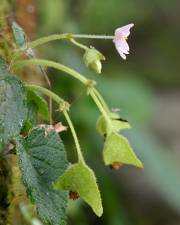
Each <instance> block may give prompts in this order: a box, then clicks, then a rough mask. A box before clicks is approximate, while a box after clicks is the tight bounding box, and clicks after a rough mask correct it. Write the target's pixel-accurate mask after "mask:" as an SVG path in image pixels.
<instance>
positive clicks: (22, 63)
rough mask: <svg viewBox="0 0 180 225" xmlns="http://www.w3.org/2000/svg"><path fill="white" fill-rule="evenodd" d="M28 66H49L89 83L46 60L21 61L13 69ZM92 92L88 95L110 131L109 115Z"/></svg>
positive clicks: (72, 71)
mask: <svg viewBox="0 0 180 225" xmlns="http://www.w3.org/2000/svg"><path fill="white" fill-rule="evenodd" d="M30 64H33V65H44V66H49V67H53V68H56V69H58V70H61V71H63V72H65V73H67V74H69V75H71V76H73V77H74V78H76V79H78V80H80V81H81V82H82V83H83V84H84V85H87V83H88V81H89V80H88V79H87V78H85V77H84V76H83V75H81V74H80V73H78V72H76V71H75V70H73V69H70V68H69V67H67V66H64V65H62V64H60V63H56V62H52V61H48V60H42V59H36V60H35V59H34V60H32V59H31V60H22V61H20V62H16V63H15V64H14V67H15V68H19V67H23V66H26V65H30ZM94 90H95V88H92V89H91V90H90V92H89V93H90V95H91V97H92V98H93V100H94V102H95V103H96V105H97V107H98V108H99V110H100V112H101V113H102V114H103V115H104V118H105V120H106V121H107V123H108V126H109V128H110V130H111V129H112V123H111V120H110V118H109V115H108V113H107V111H106V110H105V109H104V107H103V105H102V103H101V102H100V100H99V99H98V97H97V96H96V94H95V93H94Z"/></svg>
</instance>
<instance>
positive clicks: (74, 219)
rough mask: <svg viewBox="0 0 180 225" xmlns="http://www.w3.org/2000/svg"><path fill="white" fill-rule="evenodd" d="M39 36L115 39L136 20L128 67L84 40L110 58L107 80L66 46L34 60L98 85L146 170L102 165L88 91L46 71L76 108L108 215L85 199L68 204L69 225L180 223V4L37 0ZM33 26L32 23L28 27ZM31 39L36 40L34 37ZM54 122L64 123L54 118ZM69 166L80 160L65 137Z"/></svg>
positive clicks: (101, 43) (101, 44) (108, 45)
mask: <svg viewBox="0 0 180 225" xmlns="http://www.w3.org/2000/svg"><path fill="white" fill-rule="evenodd" d="M35 2H36V7H37V21H38V22H37V23H38V26H37V32H36V35H35V37H36V38H37V37H40V36H44V35H49V34H53V33H62V32H72V33H86V34H110V35H112V34H113V33H114V30H115V29H116V28H117V27H120V26H123V25H126V24H128V23H131V22H133V23H134V24H135V27H134V28H133V29H132V32H131V35H130V37H129V40H128V42H129V45H130V48H131V50H130V55H129V56H128V58H127V61H123V60H122V59H121V58H120V56H119V55H118V53H117V52H116V50H115V47H114V45H113V43H112V42H111V41H107V40H82V43H84V44H87V45H92V46H95V47H96V48H97V49H98V50H100V51H101V52H102V53H103V54H104V55H105V56H106V61H105V62H104V63H103V72H102V75H100V76H97V75H95V74H93V73H91V72H90V71H89V70H88V69H87V68H86V67H85V66H84V64H83V62H82V53H83V52H82V51H81V50H80V49H77V48H76V47H75V46H73V45H72V44H70V43H68V42H67V41H56V42H53V43H50V44H48V45H46V46H43V47H41V48H39V49H38V50H37V52H36V54H37V57H41V58H42V57H43V58H47V59H53V60H55V61H58V62H62V63H64V64H66V65H69V66H70V67H72V68H74V69H76V70H77V71H79V72H81V73H83V74H84V75H85V76H88V77H90V78H91V79H95V80H96V81H97V84H98V85H97V87H98V88H99V90H100V91H101V93H102V95H103V96H104V97H105V99H106V100H107V102H108V104H109V105H110V106H111V107H112V108H120V110H121V111H120V113H121V116H122V117H123V118H125V119H127V120H128V121H129V122H130V124H131V125H132V129H131V130H128V131H126V132H124V135H126V136H127V137H128V138H129V140H130V142H131V144H132V146H133V148H134V149H135V151H136V153H137V154H138V156H139V157H140V159H141V160H142V161H143V163H144V170H139V169H136V168H133V167H130V166H124V167H122V168H121V169H120V170H119V171H112V170H111V169H109V168H107V167H104V165H103V161H102V155H101V151H102V146H103V140H102V139H101V138H100V137H99V135H98V134H97V132H96V129H95V123H96V119H97V117H98V115H99V112H98V110H97V108H96V107H95V105H94V103H93V102H92V101H91V99H90V98H89V97H87V96H86V93H85V89H84V87H82V85H81V84H79V83H78V82H77V81H75V80H72V79H71V78H69V77H68V76H66V75H65V74H63V73H60V72H57V71H55V70H49V71H48V73H49V74H50V75H49V78H50V80H51V82H52V86H53V88H54V91H55V92H56V93H58V94H59V95H60V96H62V97H64V98H65V99H67V100H68V101H69V102H70V103H71V104H72V106H71V116H72V118H73V121H74V124H75V127H76V129H77V132H78V136H79V138H80V142H81V145H82V149H83V153H84V156H85V158H86V160H87V162H88V164H89V166H90V167H92V168H93V169H94V171H95V173H96V175H97V178H98V183H99V186H100V190H101V193H102V199H103V206H104V214H103V216H102V218H100V219H99V218H97V217H96V216H95V215H94V214H93V213H92V210H91V209H90V208H89V207H88V206H87V205H86V204H84V203H83V202H82V201H81V200H78V201H70V204H69V209H68V215H69V224H74V225H96V224H98V225H101V224H103V225H178V224H180V165H179V163H180V126H179V124H180V122H179V121H180V89H179V88H180V78H179V71H180V68H179V67H180V66H179V65H180V64H179V50H180V49H179V39H180V29H179V23H180V14H179V9H180V1H179V0H172V1H163V0H152V1H148V0H106V1H105V0H51V1H49V0H38V1H35ZM29 22H30V21H29ZM35 37H34V38H35ZM55 119H56V120H57V121H58V120H62V119H63V118H61V117H59V116H58V115H55ZM62 136H63V139H64V140H65V143H66V146H67V150H68V155H69V160H71V161H72V162H73V161H75V159H76V156H75V155H74V145H73V143H72V138H71V135H70V134H68V133H64V134H63V135H62Z"/></svg>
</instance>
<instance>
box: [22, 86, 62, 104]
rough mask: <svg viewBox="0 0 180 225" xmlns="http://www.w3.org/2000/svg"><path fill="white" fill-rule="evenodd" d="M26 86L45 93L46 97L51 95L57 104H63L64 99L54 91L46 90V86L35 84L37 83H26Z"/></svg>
mask: <svg viewBox="0 0 180 225" xmlns="http://www.w3.org/2000/svg"><path fill="white" fill-rule="evenodd" d="M26 87H27V88H28V89H29V90H33V91H38V92H41V93H42V94H44V95H47V96H48V97H51V98H52V99H53V100H54V101H55V102H56V103H57V104H63V103H64V99H62V98H61V97H59V96H58V95H56V94H55V93H54V92H52V91H50V90H48V89H47V88H44V87H41V86H37V85H29V84H27V85H26Z"/></svg>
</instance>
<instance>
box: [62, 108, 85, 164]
mask: <svg viewBox="0 0 180 225" xmlns="http://www.w3.org/2000/svg"><path fill="white" fill-rule="evenodd" d="M64 116H65V118H66V121H67V123H68V125H69V127H70V130H71V133H72V136H73V138H74V142H75V145H76V149H77V154H78V160H79V162H83V163H84V158H83V155H82V152H81V148H80V145H79V141H78V138H77V135H76V132H75V129H74V127H73V124H72V121H71V119H70V117H69V115H68V114H67V112H66V111H64Z"/></svg>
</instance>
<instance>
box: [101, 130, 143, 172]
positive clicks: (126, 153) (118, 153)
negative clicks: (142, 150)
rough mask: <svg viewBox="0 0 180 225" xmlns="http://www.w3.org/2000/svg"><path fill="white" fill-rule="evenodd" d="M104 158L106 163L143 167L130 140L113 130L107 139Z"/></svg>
mask: <svg viewBox="0 0 180 225" xmlns="http://www.w3.org/2000/svg"><path fill="white" fill-rule="evenodd" d="M103 158H104V162H105V164H106V165H113V164H114V163H119V164H131V165H134V166H137V167H140V168H143V164H142V162H141V161H140V160H139V159H138V158H137V156H136V154H135V153H134V151H133V149H132V148H131V146H130V144H129V142H128V140H127V139H126V138H125V137H123V136H122V135H119V134H118V133H115V132H112V133H111V134H110V135H109V136H108V137H107V139H106V141H105V144H104V149H103Z"/></svg>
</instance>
